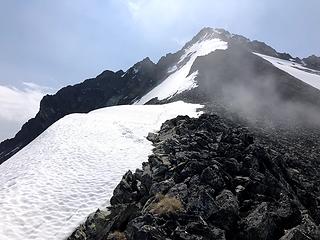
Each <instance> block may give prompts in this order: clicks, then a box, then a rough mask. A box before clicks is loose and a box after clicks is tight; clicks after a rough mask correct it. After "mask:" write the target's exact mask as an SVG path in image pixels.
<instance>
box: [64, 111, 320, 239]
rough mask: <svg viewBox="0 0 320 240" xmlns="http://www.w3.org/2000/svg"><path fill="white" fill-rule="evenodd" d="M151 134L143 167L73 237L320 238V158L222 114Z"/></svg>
mask: <svg viewBox="0 0 320 240" xmlns="http://www.w3.org/2000/svg"><path fill="white" fill-rule="evenodd" d="M148 139H149V140H150V141H152V142H153V144H154V146H155V148H154V150H153V155H151V156H150V157H149V159H148V162H146V163H144V164H143V168H142V170H140V169H138V170H136V172H135V173H132V172H131V171H129V172H127V173H126V174H125V175H124V176H123V179H122V181H121V182H120V183H119V185H118V186H117V187H116V189H115V190H114V194H113V197H112V198H111V200H110V204H111V206H110V207H109V209H108V210H107V209H106V210H98V211H97V212H95V213H93V214H91V215H90V216H89V217H88V219H87V220H86V222H85V223H84V224H82V225H81V226H79V227H78V228H77V229H76V230H75V231H74V233H72V235H71V236H70V237H69V238H68V239H69V240H85V239H86V240H93V239H95V240H100V239H101V240H102V239H141V240H146V239H159V240H160V239H168V240H169V239H177V240H181V239H185V240H189V239H190V240H191V239H192V240H193V239H197V240H198V239H199V240H200V239H221V240H222V239H234V240H236V239H241V240H244V239H250V240H251V239H252V240H253V239H255V240H259V239H280V238H281V239H282V240H284V239H286V240H288V239H320V229H319V223H320V211H319V210H320V202H319V196H320V189H319V183H320V176H319V174H317V173H319V171H320V169H319V168H320V164H319V161H318V160H316V159H315V160H314V161H308V159H304V158H303V157H302V158H300V159H299V161H297V160H296V159H295V158H296V157H297V155H295V153H291V152H288V153H285V154H284V153H282V152H283V149H286V147H287V146H283V145H281V144H273V143H272V142H271V141H269V142H268V143H269V144H266V140H265V139H264V140H263V139H261V138H260V137H259V136H258V135H256V134H254V133H250V132H249V131H248V130H247V129H245V128H242V127H240V126H237V125H234V124H233V123H231V122H229V121H227V120H225V119H224V120H223V119H221V118H219V117H218V116H217V115H208V114H204V115H202V116H200V118H199V119H191V118H189V117H186V116H185V117H183V116H180V117H177V118H176V119H173V120H169V121H167V122H165V123H164V124H163V126H162V128H161V130H160V131H159V133H158V134H157V135H155V134H150V135H149V136H148ZM314 173H316V175H314Z"/></svg>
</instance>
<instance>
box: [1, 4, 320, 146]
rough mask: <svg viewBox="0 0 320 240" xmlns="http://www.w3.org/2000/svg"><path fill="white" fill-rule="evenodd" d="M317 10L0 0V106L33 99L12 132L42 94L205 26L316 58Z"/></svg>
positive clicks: (177, 42) (173, 43)
mask: <svg viewBox="0 0 320 240" xmlns="http://www.w3.org/2000/svg"><path fill="white" fill-rule="evenodd" d="M319 10H320V1H319V0H308V1H301V0H282V1H279V0H277V1H276V0H259V1H258V0H54V1H53V0H28V1H25V0H0V73H1V74H0V86H2V87H3V88H7V89H6V90H5V91H4V90H3V91H2V92H1V91H0V107H1V108H2V109H4V108H6V109H9V110H10V108H11V107H10V104H9V103H12V102H13V103H14V102H15V99H11V100H12V101H11V100H10V101H7V100H5V99H7V98H8V91H11V90H12V91H15V90H17V91H19V93H20V95H19V94H13V95H14V97H15V98H20V97H21V94H22V96H24V95H23V93H26V94H27V95H28V94H31V93H35V97H36V98H32V104H34V108H35V109H34V110H33V111H31V112H30V113H29V114H25V116H24V118H23V119H22V118H20V119H19V120H18V118H17V121H16V122H17V124H16V125H17V126H19V124H20V125H21V122H23V121H25V119H28V118H29V117H30V116H32V115H33V114H34V111H36V110H37V108H38V104H37V101H39V98H41V96H42V95H43V94H44V93H46V92H54V91H55V90H56V89H59V88H60V87H62V86H65V85H67V84H74V83H77V82H80V81H83V80H84V79H86V78H90V77H94V76H96V75H98V74H99V73H100V72H102V71H103V70H106V69H111V70H118V69H123V70H125V69H127V68H128V67H130V66H131V65H133V64H134V63H136V62H137V61H139V60H141V59H143V58H144V57H146V56H149V57H150V58H151V59H152V60H153V61H157V60H158V59H159V58H160V57H161V56H162V55H165V54H166V53H168V52H175V51H177V50H178V49H179V48H181V46H182V45H183V44H184V43H185V42H186V41H188V40H190V39H191V38H192V36H193V35H195V34H196V33H197V32H198V31H199V30H200V29H201V28H203V27H205V26H210V27H222V28H225V29H227V30H229V31H230V32H233V33H238V34H242V35H244V36H246V37H248V38H250V39H258V40H261V41H265V42H266V43H267V44H269V45H271V46H273V47H274V48H276V49H277V50H279V51H284V52H289V53H291V54H292V55H294V56H299V57H305V56H308V55H311V54H316V55H320V47H319V42H320V31H319V23H320V14H319ZM30 83H32V84H31V85H30ZM0 90H1V89H0ZM3 92H5V93H3ZM11 93H12V92H11ZM41 94H42V95H41ZM9 95H10V94H9ZM4 96H6V97H4ZM10 96H11V95H10ZM28 96H29V95H28ZM16 101H18V102H19V99H16ZM4 102H5V103H4ZM8 102H9V103H8ZM20 103H21V101H20ZM21 104H22V103H21ZM25 104H31V103H29V102H27V101H26V103H25ZM4 106H5V107H4ZM21 107H22V108H23V105H21ZM2 109H1V110H2ZM12 109H18V110H16V111H20V110H19V108H18V107H15V108H13V107H12ZM9 110H8V111H9ZM0 112H1V111H0ZM10 122H13V121H12V120H10ZM1 123H2V122H1V115H0V124H1ZM2 125H3V126H4V125H5V124H4V123H2ZM16 129H17V127H16ZM16 129H15V130H14V131H16ZM0 130H1V129H0ZM0 132H1V131H0ZM0 141H1V134H0Z"/></svg>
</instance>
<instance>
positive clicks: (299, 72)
mask: <svg viewBox="0 0 320 240" xmlns="http://www.w3.org/2000/svg"><path fill="white" fill-rule="evenodd" d="M255 54H256V55H258V56H260V57H262V58H264V59H265V60H267V61H269V62H270V63H272V64H273V65H274V66H276V67H277V68H279V69H281V70H282V71H285V72H287V73H289V74H290V75H291V76H293V77H295V78H298V79H300V80H301V81H303V82H305V83H307V84H309V85H311V86H313V87H315V88H317V89H319V90H320V72H319V71H316V70H313V69H309V68H306V67H304V66H302V65H301V64H298V63H295V62H291V61H286V60H283V59H279V58H275V57H270V56H267V55H263V54H259V53H255Z"/></svg>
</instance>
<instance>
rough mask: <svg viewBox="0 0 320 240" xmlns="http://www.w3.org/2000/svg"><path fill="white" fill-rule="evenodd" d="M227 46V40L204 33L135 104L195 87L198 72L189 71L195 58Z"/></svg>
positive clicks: (170, 95)
mask: <svg viewBox="0 0 320 240" xmlns="http://www.w3.org/2000/svg"><path fill="white" fill-rule="evenodd" d="M227 48H228V44H227V42H224V41H222V40H220V39H218V38H212V39H210V36H206V35H205V36H204V37H203V38H202V39H200V40H199V41H197V42H196V43H195V44H193V45H191V46H189V47H188V48H186V49H185V50H184V54H183V55H182V56H181V58H180V60H179V61H178V63H177V64H176V65H175V66H172V67H171V68H170V69H169V70H168V73H171V74H170V75H169V76H168V77H167V78H166V79H165V80H164V81H163V82H162V83H160V84H159V85H158V86H157V87H155V88H154V89H152V90H151V91H150V92H149V93H147V94H146V95H145V96H143V97H142V98H141V99H140V100H139V101H137V102H136V104H145V103H146V102H148V101H150V100H151V99H153V98H158V99H159V100H163V99H166V98H170V97H172V96H173V95H175V94H178V93H181V92H183V91H186V90H190V89H192V88H195V87H197V83H196V81H195V78H196V76H197V74H198V72H197V71H195V72H193V73H190V69H191V67H192V65H193V63H194V61H195V60H196V58H197V57H199V56H205V55H208V54H209V53H211V52H213V51H215V50H217V49H222V50H225V49H227Z"/></svg>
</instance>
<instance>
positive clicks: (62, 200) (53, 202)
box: [0, 102, 202, 240]
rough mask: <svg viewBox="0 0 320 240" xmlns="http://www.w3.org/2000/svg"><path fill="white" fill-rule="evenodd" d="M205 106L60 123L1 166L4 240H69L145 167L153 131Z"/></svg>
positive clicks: (0, 234)
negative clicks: (126, 175)
mask: <svg viewBox="0 0 320 240" xmlns="http://www.w3.org/2000/svg"><path fill="white" fill-rule="evenodd" d="M201 107H202V106H201V105H195V104H187V103H183V102H175V103H171V104H166V105H157V106H152V105H147V106H143V105H136V106H132V105H131V106H116V107H108V108H103V109H99V110H96V111H93V112H90V113H89V114H71V115H68V116H66V117H64V118H63V119H61V120H59V121H58V122H56V123H55V124H53V125H52V126H51V127H49V128H48V129H47V130H46V131H45V132H44V133H42V134H41V135H40V136H39V137H38V138H37V139H35V140H34V141H33V142H32V143H30V144H29V145H28V146H26V147H25V148H24V149H22V150H21V151H20V152H18V153H17V154H16V155H14V156H13V157H11V158H10V159H9V160H7V161H6V162H4V163H3V164H2V165H0V239H1V240H21V239H24V240H31V239H32V240H40V239H41V240H44V239H45V240H50V239H57V240H62V239H64V238H65V237H67V236H68V234H70V233H71V232H72V231H73V229H74V228H75V227H77V226H78V224H79V223H80V222H82V221H84V220H85V218H86V217H87V216H88V214H90V213H91V212H94V211H95V210H96V209H97V208H99V207H103V206H106V205H107V204H108V201H109V198H110V197H111V195H112V192H113V189H114V188H115V187H116V185H117V184H118V183H119V181H120V180H121V178H122V175H123V174H124V173H125V172H126V171H127V170H129V169H131V170H135V169H136V168H139V167H141V163H142V162H143V161H146V160H147V157H148V155H149V154H150V153H151V150H152V145H151V142H149V141H148V140H146V138H145V137H146V136H147V134H148V132H151V131H156V130H158V129H159V128H160V126H161V123H162V122H164V121H165V120H167V119H170V118H174V117H176V116H177V115H189V116H191V117H196V116H198V115H199V114H201V113H200V112H198V113H197V112H196V110H197V109H198V108H201Z"/></svg>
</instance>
